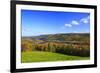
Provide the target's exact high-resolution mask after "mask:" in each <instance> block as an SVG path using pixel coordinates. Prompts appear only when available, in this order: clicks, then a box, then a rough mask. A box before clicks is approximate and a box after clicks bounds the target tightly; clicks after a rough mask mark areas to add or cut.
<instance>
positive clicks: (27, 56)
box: [21, 51, 89, 63]
mask: <svg viewBox="0 0 100 73" xmlns="http://www.w3.org/2000/svg"><path fill="white" fill-rule="evenodd" d="M87 59H89V57H79V56H70V55H63V54H58V53H52V52H41V51H35V52H22V55H21V62H22V63H30V62H45V61H47V62H48V61H65V60H87Z"/></svg>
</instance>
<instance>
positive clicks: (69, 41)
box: [21, 33, 90, 57]
mask: <svg viewBox="0 0 100 73" xmlns="http://www.w3.org/2000/svg"><path fill="white" fill-rule="evenodd" d="M21 51H22V52H27V51H46V52H54V53H61V54H65V55H75V56H82V57H89V56H90V34H89V33H67V34H49V35H40V36H31V37H22V41H21Z"/></svg>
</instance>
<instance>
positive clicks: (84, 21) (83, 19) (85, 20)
mask: <svg viewBox="0 0 100 73" xmlns="http://www.w3.org/2000/svg"><path fill="white" fill-rule="evenodd" d="M89 19H90V17H89V16H88V17H85V18H82V19H81V20H80V22H82V23H84V24H87V23H89Z"/></svg>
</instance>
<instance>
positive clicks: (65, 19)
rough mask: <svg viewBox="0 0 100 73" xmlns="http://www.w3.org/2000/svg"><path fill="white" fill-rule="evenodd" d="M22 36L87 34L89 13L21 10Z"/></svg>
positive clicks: (88, 30)
mask: <svg viewBox="0 0 100 73" xmlns="http://www.w3.org/2000/svg"><path fill="white" fill-rule="evenodd" d="M21 24H22V36H37V35H43V34H56V33H89V32H90V13H82V12H81V13H79V12H55V11H39V10H21Z"/></svg>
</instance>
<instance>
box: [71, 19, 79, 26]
mask: <svg viewBox="0 0 100 73" xmlns="http://www.w3.org/2000/svg"><path fill="white" fill-rule="evenodd" d="M71 24H72V25H79V22H78V21H76V20H73V21H72V22H71Z"/></svg>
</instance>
